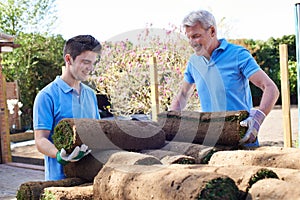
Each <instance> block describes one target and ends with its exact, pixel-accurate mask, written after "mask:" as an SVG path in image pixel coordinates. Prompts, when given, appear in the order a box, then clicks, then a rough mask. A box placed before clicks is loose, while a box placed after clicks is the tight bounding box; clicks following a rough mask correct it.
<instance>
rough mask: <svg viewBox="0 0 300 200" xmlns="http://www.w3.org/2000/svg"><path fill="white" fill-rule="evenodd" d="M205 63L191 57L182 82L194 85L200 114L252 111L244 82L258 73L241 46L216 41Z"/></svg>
mask: <svg viewBox="0 0 300 200" xmlns="http://www.w3.org/2000/svg"><path fill="white" fill-rule="evenodd" d="M220 42H221V44H220V46H219V47H218V48H217V49H215V50H214V51H213V52H212V55H211V58H210V60H209V61H208V60H207V59H206V58H205V57H204V56H197V55H195V54H194V55H192V56H191V58H190V60H189V62H188V64H187V67H186V70H185V73H184V80H185V81H187V82H188V83H191V84H192V83H195V85H196V89H197V92H198V96H199V99H200V103H201V109H202V111H203V112H217V111H234V110H247V111H250V109H251V108H252V107H253V104H252V96H251V90H250V85H249V80H248V78H249V77H250V76H251V75H253V74H254V73H255V72H257V71H258V70H261V68H260V66H259V65H258V64H257V63H256V61H255V59H254V58H253V57H252V55H251V54H250V52H249V51H248V50H247V49H245V48H244V47H242V46H238V45H234V44H230V43H228V42H227V41H226V40H225V39H221V40H220Z"/></svg>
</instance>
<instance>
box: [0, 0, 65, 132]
mask: <svg viewBox="0 0 300 200" xmlns="http://www.w3.org/2000/svg"><path fill="white" fill-rule="evenodd" d="M54 2H55V0H31V1H25V0H0V31H2V32H5V33H7V34H10V35H15V36H16V38H15V43H17V44H20V45H21V47H20V48H17V49H15V50H14V51H13V52H12V53H9V54H3V61H2V62H3V64H2V65H3V73H4V74H5V76H6V81H15V80H17V81H18V85H19V88H20V100H21V102H22V103H23V107H22V108H21V111H22V115H21V119H22V125H23V126H28V128H31V124H32V119H31V116H32V106H33V101H34V98H35V96H36V94H37V92H38V91H39V90H40V89H41V88H43V87H44V86H45V85H46V84H48V83H49V82H50V81H51V80H53V79H54V78H55V76H56V75H58V74H60V72H61V66H62V65H63V57H62V49H63V44H64V42H65V41H64V39H63V38H62V36H61V35H57V36H51V35H50V34H49V31H50V30H51V28H52V27H53V26H54V24H55V21H56V19H57V17H56V15H55V13H56V10H55V5H54Z"/></svg>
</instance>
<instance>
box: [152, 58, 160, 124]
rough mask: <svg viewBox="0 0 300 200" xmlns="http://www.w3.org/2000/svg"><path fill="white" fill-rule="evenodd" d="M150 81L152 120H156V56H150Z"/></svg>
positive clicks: (157, 110)
mask: <svg viewBox="0 0 300 200" xmlns="http://www.w3.org/2000/svg"><path fill="white" fill-rule="evenodd" d="M150 81H151V108H152V121H157V114H158V112H159V99H158V80H157V62H156V57H151V58H150Z"/></svg>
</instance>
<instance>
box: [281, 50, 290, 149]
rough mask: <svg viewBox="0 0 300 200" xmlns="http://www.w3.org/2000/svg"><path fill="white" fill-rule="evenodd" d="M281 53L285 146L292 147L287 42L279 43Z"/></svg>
mask: <svg viewBox="0 0 300 200" xmlns="http://www.w3.org/2000/svg"><path fill="white" fill-rule="evenodd" d="M279 54H280V74H281V99H282V114H283V131H284V132H283V133H284V146H285V147H292V133H291V114H290V88H289V71H288V50H287V45H286V44H281V45H279Z"/></svg>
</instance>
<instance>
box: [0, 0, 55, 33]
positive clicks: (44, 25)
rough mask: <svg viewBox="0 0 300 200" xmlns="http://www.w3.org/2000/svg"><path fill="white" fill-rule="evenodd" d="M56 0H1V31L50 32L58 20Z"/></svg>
mask: <svg viewBox="0 0 300 200" xmlns="http://www.w3.org/2000/svg"><path fill="white" fill-rule="evenodd" d="M54 3H55V0H30V1H27V0H0V31H2V32H5V33H7V34H10V35H18V34H19V33H20V32H25V33H49V31H50V30H51V28H53V27H54V25H55V23H56V22H57V15H56V14H57V10H56V8H55V4H54Z"/></svg>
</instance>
